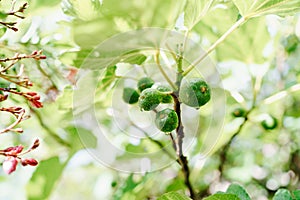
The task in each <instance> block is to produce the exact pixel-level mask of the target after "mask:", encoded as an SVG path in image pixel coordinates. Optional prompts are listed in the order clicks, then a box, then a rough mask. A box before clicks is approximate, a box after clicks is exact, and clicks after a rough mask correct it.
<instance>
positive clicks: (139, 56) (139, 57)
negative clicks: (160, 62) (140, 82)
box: [121, 54, 147, 65]
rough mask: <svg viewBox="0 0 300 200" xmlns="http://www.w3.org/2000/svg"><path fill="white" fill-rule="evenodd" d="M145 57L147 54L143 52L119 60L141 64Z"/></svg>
mask: <svg viewBox="0 0 300 200" xmlns="http://www.w3.org/2000/svg"><path fill="white" fill-rule="evenodd" d="M146 59H147V56H145V55H143V54H135V55H131V56H128V57H127V58H125V59H123V60H121V62H124V63H129V64H137V65H141V64H143V63H144V62H145V60H146Z"/></svg>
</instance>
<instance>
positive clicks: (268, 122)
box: [260, 115, 278, 130]
mask: <svg viewBox="0 0 300 200" xmlns="http://www.w3.org/2000/svg"><path fill="white" fill-rule="evenodd" d="M260 124H261V126H262V127H263V128H264V129H265V130H273V129H275V128H276V127H277V126H278V121H277V119H276V118H275V117H273V116H272V115H268V116H266V117H265V119H263V120H262V121H261V122H260Z"/></svg>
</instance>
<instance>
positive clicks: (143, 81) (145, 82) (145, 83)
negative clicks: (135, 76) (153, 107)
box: [137, 77, 154, 92]
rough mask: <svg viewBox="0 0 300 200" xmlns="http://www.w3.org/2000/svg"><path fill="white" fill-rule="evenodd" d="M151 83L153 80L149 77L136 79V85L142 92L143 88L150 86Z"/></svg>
mask: <svg viewBox="0 0 300 200" xmlns="http://www.w3.org/2000/svg"><path fill="white" fill-rule="evenodd" d="M153 84H154V81H153V80H152V79H151V78H149V77H144V78H141V79H140V80H139V81H138V83H137V86H138V89H139V91H140V92H142V91H143V90H145V89H147V88H151V87H152V85H153Z"/></svg>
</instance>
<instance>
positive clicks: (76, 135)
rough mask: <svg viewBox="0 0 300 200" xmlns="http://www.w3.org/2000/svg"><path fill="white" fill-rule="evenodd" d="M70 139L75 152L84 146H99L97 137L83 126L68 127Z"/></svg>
mask: <svg viewBox="0 0 300 200" xmlns="http://www.w3.org/2000/svg"><path fill="white" fill-rule="evenodd" d="M65 130H66V131H67V132H68V134H69V135H68V136H69V138H70V139H69V141H70V144H71V149H72V150H73V153H75V152H76V151H78V150H80V149H84V148H95V147H96V146H97V137H96V136H95V135H93V133H92V132H91V131H89V130H86V129H84V128H81V127H73V126H70V127H67V128H66V129H65Z"/></svg>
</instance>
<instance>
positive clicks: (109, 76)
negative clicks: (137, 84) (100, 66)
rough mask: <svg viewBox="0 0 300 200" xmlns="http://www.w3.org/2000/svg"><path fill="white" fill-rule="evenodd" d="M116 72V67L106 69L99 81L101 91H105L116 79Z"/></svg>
mask: <svg viewBox="0 0 300 200" xmlns="http://www.w3.org/2000/svg"><path fill="white" fill-rule="evenodd" d="M116 70H117V66H115V65H114V66H110V67H107V68H106V72H105V75H104V77H103V79H102V81H101V89H103V90H105V89H106V88H107V87H108V86H110V85H111V84H112V83H113V82H114V80H115V78H116Z"/></svg>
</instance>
